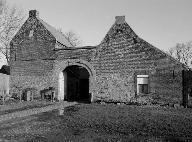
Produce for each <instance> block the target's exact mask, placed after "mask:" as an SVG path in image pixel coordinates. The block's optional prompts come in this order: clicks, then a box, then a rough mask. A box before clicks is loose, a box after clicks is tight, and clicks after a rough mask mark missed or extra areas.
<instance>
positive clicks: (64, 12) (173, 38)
mask: <svg viewBox="0 0 192 142" xmlns="http://www.w3.org/2000/svg"><path fill="white" fill-rule="evenodd" d="M8 2H10V3H11V4H16V5H17V6H18V7H21V8H22V9H23V10H24V12H25V14H26V15H27V16H28V11H29V10H31V9H36V10H38V11H39V15H40V17H41V18H42V19H43V20H45V21H46V22H47V23H49V24H50V25H52V26H54V27H56V28H62V30H63V31H64V32H66V31H70V30H72V31H74V32H76V33H77V34H78V35H79V36H80V38H81V39H82V41H83V45H97V44H99V43H100V42H101V40H102V39H103V37H104V36H105V34H106V33H107V31H108V30H109V28H110V27H111V25H112V24H113V23H114V21H115V16H119V15H125V16H126V21H127V23H128V24H129V25H130V26H131V27H132V29H133V30H134V31H135V32H136V33H137V34H138V36H140V37H141V38H143V39H145V40H146V41H148V42H149V43H151V44H153V45H154V46H156V47H158V48H160V49H163V50H167V49H168V48H170V47H173V46H175V44H176V43H178V42H179V43H180V42H187V41H191V40H192V0H14V1H13V0H8Z"/></svg>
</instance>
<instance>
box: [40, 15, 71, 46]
mask: <svg viewBox="0 0 192 142" xmlns="http://www.w3.org/2000/svg"><path fill="white" fill-rule="evenodd" d="M38 20H39V21H40V22H41V23H42V24H43V25H44V26H45V28H46V29H47V30H48V31H49V32H50V33H51V34H52V35H53V36H54V37H55V38H56V40H57V41H58V42H59V43H61V44H63V45H64V46H66V47H72V46H73V45H72V44H71V43H70V42H69V41H68V39H67V38H66V36H65V35H64V34H62V33H61V32H60V31H58V30H56V29H55V28H54V27H52V26H51V25H49V24H47V23H46V22H45V21H43V20H42V19H40V18H39V17H38Z"/></svg>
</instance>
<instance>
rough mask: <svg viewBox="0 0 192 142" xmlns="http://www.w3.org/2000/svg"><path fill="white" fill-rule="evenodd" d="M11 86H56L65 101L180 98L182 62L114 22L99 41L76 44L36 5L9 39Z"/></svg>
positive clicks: (122, 21) (122, 20) (121, 19)
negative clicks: (40, 14) (47, 20)
mask: <svg viewBox="0 0 192 142" xmlns="http://www.w3.org/2000/svg"><path fill="white" fill-rule="evenodd" d="M10 48H11V57H10V74H11V75H10V88H11V90H10V91H11V92H14V90H15V88H20V90H24V89H27V88H32V89H34V90H36V93H35V95H34V98H39V97H41V96H40V91H41V90H46V89H47V88H50V87H51V88H54V89H55V98H56V99H58V100H66V101H89V102H94V101H106V102H130V101H131V100H135V99H136V98H137V99H138V98H139V97H147V98H150V97H151V98H154V99H156V101H159V102H173V103H181V102H182V97H183V96H182V91H183V82H182V80H183V77H182V70H187V67H185V66H184V65H183V64H181V63H180V62H178V61H177V60H175V59H173V58H172V57H170V56H169V55H167V54H166V53H164V52H163V51H161V50H160V49H158V48H156V47H154V46H153V45H151V44H149V43H148V42H146V41H145V40H143V39H141V38H140V37H138V35H137V34H136V33H135V32H134V31H133V30H132V29H131V27H130V26H129V25H128V24H127V23H126V21H125V17H124V16H117V17H115V22H114V24H113V25H112V27H111V28H110V29H109V31H108V33H107V34H106V35H105V37H104V39H103V40H102V41H101V43H100V44H99V45H97V46H86V47H72V44H71V43H70V42H69V41H68V40H67V39H66V37H65V36H64V35H63V34H62V33H60V32H59V31H57V30H56V29H55V28H53V27H52V26H50V25H49V24H47V23H46V22H44V21H43V20H42V19H40V18H39V16H38V12H37V11H36V10H31V11H30V12H29V18H28V19H27V20H26V22H25V23H24V24H23V25H22V27H21V29H20V30H19V31H18V32H17V34H16V35H15V37H14V38H13V39H12V41H11V43H10Z"/></svg>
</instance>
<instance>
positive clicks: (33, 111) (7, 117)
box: [0, 101, 76, 122]
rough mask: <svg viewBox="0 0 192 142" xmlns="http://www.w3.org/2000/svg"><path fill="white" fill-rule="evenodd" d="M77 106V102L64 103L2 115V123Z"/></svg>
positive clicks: (0, 116)
mask: <svg viewBox="0 0 192 142" xmlns="http://www.w3.org/2000/svg"><path fill="white" fill-rule="evenodd" d="M75 104H76V102H65V101H64V102H56V103H55V104H54V105H49V106H45V107H40V108H33V109H28V110H23V111H17V112H13V113H8V114H5V115H0V122H2V121H5V120H10V119H13V118H18V117H25V116H29V115H34V114H38V113H42V112H47V111H51V110H54V109H59V108H63V107H67V106H72V105H75Z"/></svg>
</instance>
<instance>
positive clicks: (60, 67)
mask: <svg viewBox="0 0 192 142" xmlns="http://www.w3.org/2000/svg"><path fill="white" fill-rule="evenodd" d="M73 65H76V66H80V67H83V68H85V69H86V70H87V71H88V73H89V94H90V95H91V102H92V101H93V100H94V96H95V95H94V94H95V83H96V81H95V79H96V73H95V70H94V68H93V66H92V65H91V64H90V63H89V62H87V61H85V60H82V59H68V60H64V61H56V64H55V67H54V68H55V69H54V78H55V88H58V89H57V90H56V94H57V96H58V97H59V96H61V94H60V93H61V92H60V91H61V90H60V87H59V85H62V84H59V82H60V81H61V80H64V79H63V78H61V73H62V72H63V71H64V70H65V69H66V68H67V67H69V66H73ZM64 76H65V75H63V77H64ZM59 80H60V81H59ZM63 95H64V94H63ZM63 99H64V97H61V98H60V100H63Z"/></svg>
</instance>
